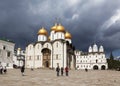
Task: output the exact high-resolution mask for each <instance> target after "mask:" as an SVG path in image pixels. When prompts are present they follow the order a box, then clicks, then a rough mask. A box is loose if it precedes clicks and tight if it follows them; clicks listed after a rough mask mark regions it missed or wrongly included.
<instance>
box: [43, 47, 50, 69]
mask: <svg viewBox="0 0 120 86" xmlns="http://www.w3.org/2000/svg"><path fill="white" fill-rule="evenodd" d="M42 54H43V67H44V68H49V67H50V60H51V50H50V49H48V48H44V49H42Z"/></svg>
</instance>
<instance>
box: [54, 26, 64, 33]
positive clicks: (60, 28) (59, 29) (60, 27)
mask: <svg viewBox="0 0 120 86" xmlns="http://www.w3.org/2000/svg"><path fill="white" fill-rule="evenodd" d="M55 32H65V28H64V27H63V26H62V25H61V24H59V25H58V26H57V28H56V30H55Z"/></svg>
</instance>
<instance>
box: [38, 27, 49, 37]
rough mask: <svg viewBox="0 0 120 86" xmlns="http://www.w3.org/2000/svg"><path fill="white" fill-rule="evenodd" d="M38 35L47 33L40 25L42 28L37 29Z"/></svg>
mask: <svg viewBox="0 0 120 86" xmlns="http://www.w3.org/2000/svg"><path fill="white" fill-rule="evenodd" d="M38 35H47V30H46V29H45V28H43V27H42V28H41V29H40V30H39V31H38Z"/></svg>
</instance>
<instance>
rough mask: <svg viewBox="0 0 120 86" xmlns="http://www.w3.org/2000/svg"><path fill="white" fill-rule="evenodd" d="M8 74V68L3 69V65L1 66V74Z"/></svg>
mask: <svg viewBox="0 0 120 86" xmlns="http://www.w3.org/2000/svg"><path fill="white" fill-rule="evenodd" d="M6 72H7V69H6V66H5V67H3V66H2V65H0V74H6Z"/></svg>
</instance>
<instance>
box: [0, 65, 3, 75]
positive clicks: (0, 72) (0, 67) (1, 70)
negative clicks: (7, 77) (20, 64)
mask: <svg viewBox="0 0 120 86" xmlns="http://www.w3.org/2000/svg"><path fill="white" fill-rule="evenodd" d="M0 74H3V67H2V65H0Z"/></svg>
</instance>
